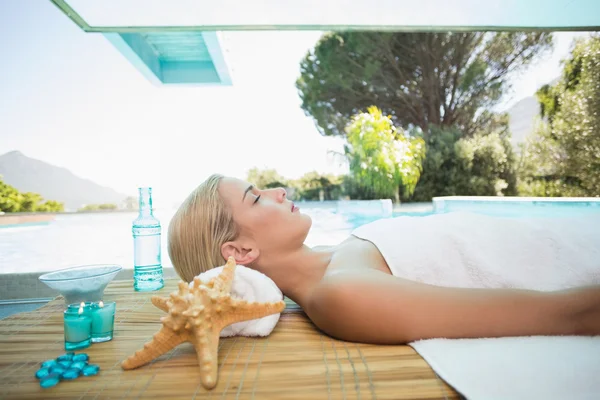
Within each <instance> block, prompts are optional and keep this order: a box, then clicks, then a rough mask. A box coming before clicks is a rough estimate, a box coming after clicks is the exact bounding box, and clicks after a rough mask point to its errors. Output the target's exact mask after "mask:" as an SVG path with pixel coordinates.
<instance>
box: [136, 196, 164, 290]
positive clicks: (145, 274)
mask: <svg viewBox="0 0 600 400" xmlns="http://www.w3.org/2000/svg"><path fill="white" fill-rule="evenodd" d="M138 191H139V196H140V213H139V215H138V217H137V218H136V219H135V220H134V221H133V225H132V232H133V268H134V270H133V288H134V289H135V290H136V291H138V292H148V291H152V290H158V289H160V288H162V287H163V286H164V285H165V283H164V280H163V270H162V262H161V254H160V252H161V250H160V234H161V228H160V221H159V220H158V219H156V218H155V217H154V215H153V214H152V188H139V189H138Z"/></svg>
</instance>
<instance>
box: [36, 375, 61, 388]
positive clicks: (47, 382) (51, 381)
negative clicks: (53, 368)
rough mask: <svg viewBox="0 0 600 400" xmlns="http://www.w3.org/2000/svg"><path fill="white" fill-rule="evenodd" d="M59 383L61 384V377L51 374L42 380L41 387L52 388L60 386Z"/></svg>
mask: <svg viewBox="0 0 600 400" xmlns="http://www.w3.org/2000/svg"><path fill="white" fill-rule="evenodd" d="M58 382H60V375H58V374H50V375H48V376H47V377H45V378H43V379H42V380H40V386H41V387H43V388H50V387H52V386H56V385H58Z"/></svg>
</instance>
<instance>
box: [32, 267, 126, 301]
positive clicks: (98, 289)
mask: <svg viewBox="0 0 600 400" xmlns="http://www.w3.org/2000/svg"><path fill="white" fill-rule="evenodd" d="M121 269H123V268H122V267H121V266H120V265H115V264H95V265H82V266H79V267H73V268H66V269H61V270H58V271H54V272H49V273H47V274H43V275H41V276H40V277H39V280H40V281H41V282H44V283H45V284H46V285H47V286H49V287H50V288H52V289H55V290H58V291H59V292H60V294H62V295H63V297H64V298H65V304H72V303H81V302H82V301H84V302H85V301H100V300H102V295H103V294H104V289H105V288H106V285H108V284H109V282H110V281H112V280H113V278H114V277H115V275H117V273H118V272H119V271H120V270H121Z"/></svg>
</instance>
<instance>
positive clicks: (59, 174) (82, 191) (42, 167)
mask: <svg viewBox="0 0 600 400" xmlns="http://www.w3.org/2000/svg"><path fill="white" fill-rule="evenodd" d="M0 175H2V180H3V181H4V182H6V183H7V184H9V185H11V186H13V187H15V188H16V189H17V190H19V191H21V192H34V193H39V194H41V195H42V197H43V198H44V199H45V200H56V201H60V202H63V203H64V204H65V210H71V211H74V210H77V209H78V208H80V207H82V206H84V205H86V204H100V203H113V204H117V205H118V206H121V204H122V203H123V201H124V200H125V198H126V197H127V195H125V194H121V193H118V192H116V191H115V190H113V189H111V188H108V187H105V186H100V185H98V184H96V183H94V182H92V181H90V180H88V179H83V178H80V177H78V176H76V175H74V174H73V173H72V172H71V171H69V170H67V169H65V168H61V167H57V166H54V165H51V164H48V163H45V162H43V161H40V160H36V159H33V158H29V157H27V156H25V155H24V154H23V153H21V152H20V151H11V152H9V153H6V154H4V155H1V156H0Z"/></svg>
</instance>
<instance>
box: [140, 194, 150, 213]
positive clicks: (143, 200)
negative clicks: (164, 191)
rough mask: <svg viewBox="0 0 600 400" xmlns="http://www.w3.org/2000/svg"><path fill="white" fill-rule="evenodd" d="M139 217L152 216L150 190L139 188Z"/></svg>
mask: <svg viewBox="0 0 600 400" xmlns="http://www.w3.org/2000/svg"><path fill="white" fill-rule="evenodd" d="M139 192H140V204H139V206H140V215H141V216H144V217H149V216H151V215H152V189H150V188H140V189H139Z"/></svg>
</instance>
